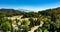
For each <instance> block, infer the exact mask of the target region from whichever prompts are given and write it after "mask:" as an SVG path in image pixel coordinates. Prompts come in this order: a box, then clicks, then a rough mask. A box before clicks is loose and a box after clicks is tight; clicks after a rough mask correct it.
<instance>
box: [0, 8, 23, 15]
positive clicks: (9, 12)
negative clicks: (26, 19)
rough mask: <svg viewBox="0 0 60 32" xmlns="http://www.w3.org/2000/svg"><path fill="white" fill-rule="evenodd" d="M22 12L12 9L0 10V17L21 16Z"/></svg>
mask: <svg viewBox="0 0 60 32" xmlns="http://www.w3.org/2000/svg"><path fill="white" fill-rule="evenodd" d="M21 14H23V13H22V11H19V10H14V9H0V16H12V15H21Z"/></svg>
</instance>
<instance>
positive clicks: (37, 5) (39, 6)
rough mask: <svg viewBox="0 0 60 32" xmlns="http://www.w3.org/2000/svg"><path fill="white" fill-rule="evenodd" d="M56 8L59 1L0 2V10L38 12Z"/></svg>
mask: <svg viewBox="0 0 60 32" xmlns="http://www.w3.org/2000/svg"><path fill="white" fill-rule="evenodd" d="M56 7H60V0H0V8H11V9H12V8H13V9H27V10H31V11H32V10H33V11H39V10H45V9H49V8H56Z"/></svg>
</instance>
